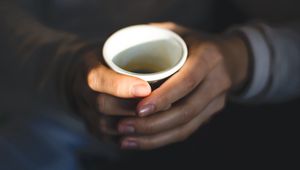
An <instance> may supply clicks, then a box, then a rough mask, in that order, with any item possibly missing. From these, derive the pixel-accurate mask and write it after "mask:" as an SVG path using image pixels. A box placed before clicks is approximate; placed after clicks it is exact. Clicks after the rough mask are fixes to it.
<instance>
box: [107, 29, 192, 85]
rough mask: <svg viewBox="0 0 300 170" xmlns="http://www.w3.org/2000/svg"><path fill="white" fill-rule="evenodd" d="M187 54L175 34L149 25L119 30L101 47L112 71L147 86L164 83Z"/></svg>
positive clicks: (184, 59) (181, 41)
mask: <svg viewBox="0 0 300 170" xmlns="http://www.w3.org/2000/svg"><path fill="white" fill-rule="evenodd" d="M187 55H188V50H187V46H186V43H185V42H184V40H183V39H182V38H181V37H180V36H179V35H177V34H176V33H174V32H172V31H170V30H167V29H163V28H158V27H155V26H150V25H135V26H130V27H126V28H123V29H121V30H119V31H117V32H116V33H114V34H113V35H111V36H110V37H109V38H108V39H107V41H106V42H105V44H104V46H103V57H104V60H105V62H106V63H107V65H108V66H109V67H110V68H111V69H112V70H114V71H116V72H118V73H121V74H125V75H129V76H134V77H138V78H140V79H143V80H145V81H147V82H149V83H155V82H157V81H159V80H163V79H166V78H167V77H169V76H171V75H172V74H174V73H176V72H177V71H178V70H179V69H180V68H181V67H182V66H183V65H184V63H185V61H186V59H187Z"/></svg>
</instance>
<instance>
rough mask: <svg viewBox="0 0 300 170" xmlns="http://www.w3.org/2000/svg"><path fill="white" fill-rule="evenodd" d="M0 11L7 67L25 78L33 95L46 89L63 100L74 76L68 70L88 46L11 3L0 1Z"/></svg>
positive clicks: (71, 71)
mask: <svg viewBox="0 0 300 170" xmlns="http://www.w3.org/2000/svg"><path fill="white" fill-rule="evenodd" d="M0 12H1V15H0V19H1V28H0V29H1V34H2V35H1V40H0V41H3V42H4V44H6V45H5V46H6V47H7V48H8V49H6V50H9V51H10V54H11V55H10V56H6V57H9V60H11V61H12V62H11V63H13V65H11V67H14V69H16V70H18V71H19V72H20V73H22V77H24V76H26V77H28V78H26V81H30V82H29V84H31V85H32V86H33V87H32V89H35V92H37V93H40V92H42V93H45V91H47V90H50V91H51V92H50V93H52V95H53V93H55V94H54V95H55V96H56V97H57V96H59V98H60V99H62V98H64V97H65V96H66V86H68V85H70V84H68V83H71V81H72V76H73V75H74V74H75V73H74V71H75V68H72V67H74V66H75V65H76V64H75V63H76V62H79V61H78V60H80V57H81V54H82V53H84V51H85V50H87V49H89V48H90V45H88V44H87V43H86V42H84V41H82V40H81V39H80V38H78V37H77V36H75V35H72V34H69V33H65V32H59V31H56V30H53V29H50V28H47V27H45V26H44V25H42V24H41V23H39V22H38V21H37V20H36V19H35V18H34V17H32V16H31V15H29V14H28V13H27V12H26V11H25V10H24V9H22V8H20V7H18V5H17V4H16V3H14V2H13V1H1V2H0ZM69 89H70V88H69ZM53 90H54V92H53Z"/></svg>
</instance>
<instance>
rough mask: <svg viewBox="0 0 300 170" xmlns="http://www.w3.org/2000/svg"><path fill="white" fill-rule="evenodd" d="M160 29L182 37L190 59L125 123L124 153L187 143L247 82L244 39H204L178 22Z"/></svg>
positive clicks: (122, 129) (121, 126) (122, 126)
mask: <svg viewBox="0 0 300 170" xmlns="http://www.w3.org/2000/svg"><path fill="white" fill-rule="evenodd" d="M155 25H156V26H159V27H164V28H167V29H170V30H172V31H174V32H177V33H178V34H180V35H181V36H182V37H183V38H184V39H185V41H186V43H187V45H188V47H189V57H188V59H187V61H186V63H185V65H184V66H183V68H182V69H181V70H180V71H179V72H177V73H176V74H175V75H173V76H172V77H170V78H169V79H168V80H167V81H166V82H165V83H163V84H162V85H161V86H160V87H159V88H157V89H156V90H154V91H153V92H152V93H151V94H150V95H149V96H148V97H146V98H144V99H143V100H141V101H140V102H139V103H138V106H137V113H138V115H139V117H127V118H124V119H122V120H121V121H120V122H119V125H118V130H119V133H121V134H123V136H124V137H123V139H122V140H121V146H122V148H124V149H154V148H158V147H161V146H164V145H167V144H170V143H174V142H178V141H182V140H185V139H186V138H188V137H189V136H190V135H191V134H192V133H193V132H195V131H196V130H197V129H198V128H199V127H200V126H201V125H203V124H204V123H205V122H206V121H207V120H209V119H210V118H211V117H212V116H213V115H215V113H216V112H218V111H219V110H221V109H222V108H223V107H224V105H225V101H226V94H227V93H228V91H229V90H236V89H238V88H239V87H241V86H242V85H243V83H244V82H245V80H246V78H247V70H248V56H247V49H246V46H245V45H244V43H243V41H242V40H241V39H240V38H239V37H238V36H236V35H233V36H228V37H224V36H223V35H219V36H203V35H202V34H199V33H197V32H194V31H191V30H188V29H186V28H183V27H181V26H178V25H176V24H173V23H163V24H155ZM111 100H113V99H111ZM115 111H117V110H115ZM106 113H108V114H109V113H110V114H113V111H112V110H110V111H107V110H106ZM129 115H130V114H129Z"/></svg>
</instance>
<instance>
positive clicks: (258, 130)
mask: <svg viewBox="0 0 300 170" xmlns="http://www.w3.org/2000/svg"><path fill="white" fill-rule="evenodd" d="M96 2H97V1H95V0H89V1H86V3H85V2H83V3H82V1H80V0H74V1H72V3H71V4H72V5H67V4H68V3H69V0H53V1H52V0H44V1H34V0H20V4H21V6H22V7H23V8H24V9H27V10H28V11H30V13H31V15H33V16H35V17H36V18H37V20H38V21H39V22H41V23H42V24H44V25H46V26H47V27H49V28H52V29H54V30H55V29H56V30H64V31H66V32H70V33H73V34H76V35H79V36H80V37H83V38H85V39H88V40H89V41H90V42H91V43H94V44H97V45H98V46H101V43H100V44H99V42H102V41H103V40H105V39H106V38H107V36H108V35H110V34H111V33H113V32H114V31H115V30H117V29H119V28H122V27H125V26H128V25H132V24H140V23H148V22H160V21H173V22H177V23H179V24H182V25H185V26H187V27H191V28H194V29H196V30H199V31H200V30H201V31H208V32H222V31H224V30H225V29H227V28H228V27H230V26H232V25H237V24H242V23H245V22H248V21H250V20H252V19H259V20H260V19H261V20H264V19H265V18H268V21H274V20H276V21H277V20H278V21H281V20H282V19H281V18H275V17H273V16H272V15H271V14H270V15H263V14H269V13H272V12H274V11H278V12H282V13H284V14H285V15H286V16H287V17H288V16H289V15H291V17H289V18H290V19H291V20H292V19H293V18H292V16H294V15H293V11H294V10H295V9H299V6H298V7H295V9H291V10H290V11H289V12H288V11H285V10H278V9H281V8H280V3H276V2H274V3H275V4H276V5H275V6H276V7H274V9H271V8H270V9H269V8H264V9H265V11H263V10H262V12H258V13H262V15H261V17H259V16H255V15H254V16H253V15H251V14H252V13H251V11H249V10H245V7H247V5H248V4H249V3H245V4H243V2H239V3H233V2H232V1H226V0H224V1H209V0H204V1H203V2H201V3H198V2H197V5H191V4H193V3H196V1H193V0H186V1H185V3H181V2H182V1H176V0H174V1H173V2H172V3H173V4H174V5H170V4H171V2H170V4H168V2H164V1H161V2H160V3H161V4H164V5H167V6H168V8H167V9H168V10H167V11H164V10H163V9H160V8H159V7H157V8H154V9H156V11H152V13H150V12H149V11H143V10H142V8H141V7H144V8H145V7H146V8H147V6H149V8H150V7H151V8H150V9H152V8H153V7H155V5H153V4H155V3H154V1H140V2H138V3H137V1H133V0H128V1H117V0H113V1H110V2H109V1H98V2H97V3H100V4H101V5H100V6H95V5H92V7H93V9H90V7H91V4H96ZM155 2H156V1H155ZM128 3H129V4H130V5H129V6H130V7H131V8H128V9H127V8H124V6H126V5H128ZM156 3H157V2H156ZM270 3H273V1H261V2H260V3H259V5H260V6H264V5H265V7H267V6H268V5H266V4H270ZM88 4H89V5H88ZM184 4H186V5H184ZM187 4H189V5H187ZM237 4H238V5H237ZM241 4H242V5H241ZM250 4H251V3H250ZM189 6H193V7H194V8H192V9H190V8H188V7H189ZM131 9H135V10H131ZM174 10H175V11H177V12H175V13H172V12H170V11H174ZM257 10H258V11H259V10H261V8H259V9H257ZM79 11H80V12H79ZM99 11H100V12H99ZM97 12H99V13H97ZM138 12H140V13H143V16H145V17H141V16H139V15H137V13H138ZM102 14H103V15H102ZM0 15H3V14H0ZM15 15H16V16H18V15H20V14H18V13H15ZM195 15H197V16H201V17H194V16H195ZM91 16H93V17H91ZM283 18H284V17H283ZM2 19H3V17H2ZM11 22H14V21H11ZM0 27H2V26H1V24H0ZM24 27H27V26H26V24H25V25H24ZM2 33H3V32H2ZM5 38H7V35H3V34H1V39H2V40H4V39H5ZM0 45H1V46H0V63H1V66H0V127H2V128H1V130H0V132H1V133H0V134H1V136H0V139H1V138H5V137H7V136H9V138H10V139H16V141H14V142H13V143H16V144H19V145H24V146H25V144H24V143H26V146H30V147H32V148H34V147H35V145H36V143H35V142H36V140H32V139H33V138H30V136H27V138H26V141H27V142H25V139H24V141H22V140H23V138H20V140H21V141H18V140H17V139H18V137H14V136H12V135H9V134H10V132H16V136H18V135H20V134H23V133H25V134H27V133H30V132H23V131H22V132H20V131H19V130H20V129H23V128H26V127H27V126H31V123H29V125H28V124H26V123H25V125H24V126H22V125H23V124H22V123H19V122H23V120H26V119H29V120H28V122H32V119H31V118H30V117H31V116H28V114H29V115H36V114H40V113H41V112H43V113H41V114H42V115H43V114H45V115H51V114H53V113H54V112H58V111H57V110H59V111H61V110H64V109H61V108H62V107H63V106H60V105H59V104H57V103H55V102H54V103H53V101H52V98H53V97H52V96H51V94H50V95H49V94H47V92H45V93H42V94H41V93H39V94H38V95H36V94H35V93H34V92H33V91H34V90H35V89H34V86H33V83H32V82H31V81H32V76H30V74H31V73H32V70H29V71H28V72H26V71H25V72H23V71H21V69H19V67H18V66H19V65H18V63H17V62H16V61H14V59H13V58H12V57H11V56H14V54H13V52H14V49H13V47H9V46H8V45H7V44H6V43H5V41H0ZM45 65H47V63H46V64H45ZM34 74H41V73H39V72H36V71H35V72H34ZM28 75H29V76H28ZM299 102H300V101H297V100H296V101H291V102H287V103H282V104H275V105H241V104H233V103H229V104H228V105H227V107H226V108H225V109H224V110H223V111H221V112H220V113H219V114H218V115H217V116H215V118H214V119H212V120H211V121H210V122H209V123H207V124H206V125H205V126H203V127H201V128H200V129H199V130H198V131H197V133H195V134H194V135H193V136H192V137H190V138H189V139H188V140H186V141H185V142H182V143H178V144H173V145H170V146H167V147H164V148H161V149H156V150H153V151H117V153H120V156H112V157H113V158H112V159H111V158H107V157H111V156H107V155H110V154H111V153H109V152H110V151H107V150H105V149H100V150H99V151H97V150H95V151H94V152H102V153H103V155H102V156H99V155H97V154H95V153H93V154H90V155H89V156H81V155H80V156H78V155H77V156H78V157H79V158H80V159H79V160H78V162H76V163H78V164H80V165H81V166H82V167H83V169H92V170H94V169H95V170H96V169H132V170H134V169H163V168H164V169H173V168H174V169H219V168H230V169H232V168H234V169H260V168H264V169H269V168H279V169H292V167H295V166H297V164H299V161H300V155H299V153H300V147H299V143H300V141H299V139H298V137H299V129H300V124H299V121H298V120H299V119H297V118H298V114H299V113H300V107H299ZM41 107H43V108H42V109H40V108H41ZM45 108H47V109H45ZM66 115H70V114H66ZM28 117H29V118H28ZM32 117H35V116H32ZM50 117H51V116H50ZM44 118H45V117H43V119H44ZM15 119H17V121H15ZM45 119H48V117H47V116H46V118H45ZM58 119H60V118H58ZM34 120H35V119H34ZM51 120H53V122H56V118H53V119H52V118H51ZM60 120H61V119H60ZM63 120H65V121H66V122H68V123H70V124H72V123H74V124H78V126H80V128H78V129H77V130H70V131H76V133H75V132H74V134H75V135H74V136H77V137H78V134H79V137H78V138H88V137H86V136H85V135H86V134H85V132H84V125H83V123H82V122H81V121H80V119H77V118H76V120H73V119H70V120H69V119H68V118H66V119H63ZM64 123H65V122H64ZM68 123H67V124H68ZM14 125H18V128H11V127H14ZM19 125H20V126H19ZM36 127H39V126H36ZM16 129H17V130H16ZM62 129H65V127H62ZM297 134H298V135H297ZM25 136H26V135H25ZM63 136H64V135H63V134H62V136H55V135H54V136H52V139H53V138H60V137H61V138H63ZM48 137H49V136H48ZM70 138H71V139H72V140H71V139H70V141H73V138H72V137H70ZM37 140H38V139H37ZM81 140H82V139H78V141H81ZM74 141H77V140H75V139H74ZM56 142H58V143H59V140H57V141H56ZM37 143H38V142H37ZM70 143H72V142H70ZM75 143H76V142H75ZM83 143H85V141H82V143H81V142H77V143H76V144H73V143H72V146H74V148H75V150H76V147H77V146H78V147H79V146H81V145H84V144H83ZM0 145H1V142H0ZM95 145H97V144H95ZM3 146H5V145H4V144H3ZM101 146H103V148H105V145H101ZM0 148H1V146H0ZM37 148H38V146H37ZM41 148H44V147H43V146H41ZM100 148H101V147H100ZM58 150H60V149H58ZM92 150H93V149H92ZM0 152H1V151H0ZM42 152H43V153H44V154H48V150H45V151H41V150H39V149H37V151H36V153H42ZM25 153H26V152H25ZM84 153H85V152H84ZM28 154H29V155H30V153H29V152H28ZM83 155H85V154H83ZM96 155H97V156H96ZM25 156H26V154H25ZM69 156H70V157H72V156H74V155H68V154H66V155H65V156H62V157H61V159H65V158H66V157H69ZM74 157H75V156H74ZM3 160H9V161H12V162H14V161H15V160H14V159H8V158H5V156H2V155H1V156H0V163H1V161H3ZM58 160H59V159H57V161H58ZM15 163H16V164H18V161H16V162H15ZM41 163H42V161H41ZM72 163H73V162H72V161H70V164H72ZM0 167H1V166H0ZM71 169H72V168H71Z"/></svg>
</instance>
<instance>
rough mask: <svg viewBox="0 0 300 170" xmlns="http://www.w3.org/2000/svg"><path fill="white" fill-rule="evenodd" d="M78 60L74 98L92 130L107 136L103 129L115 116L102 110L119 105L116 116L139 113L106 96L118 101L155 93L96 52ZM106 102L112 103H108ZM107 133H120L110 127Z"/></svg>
mask: <svg viewBox="0 0 300 170" xmlns="http://www.w3.org/2000/svg"><path fill="white" fill-rule="evenodd" d="M78 63H79V64H78V65H76V67H75V68H74V69H73V70H76V71H75V73H74V75H75V76H74V78H73V79H72V80H71V81H70V82H71V83H72V86H73V88H72V89H71V95H70V100H71V101H72V105H73V106H74V107H75V110H76V111H77V112H79V113H80V115H81V116H82V117H83V119H85V120H86V122H87V124H88V127H89V128H90V130H91V132H92V133H93V134H95V135H97V136H100V137H106V136H105V134H104V133H102V132H101V131H100V130H99V129H101V127H103V128H106V127H107V124H109V122H110V121H111V120H110V119H111V117H108V116H105V115H104V114H102V113H101V111H104V112H105V109H107V107H112V108H114V107H115V108H116V110H114V111H115V112H114V113H115V115H122V114H123V115H124V114H125V113H126V115H127V116H128V115H135V113H134V111H132V112H128V111H127V112H126V109H127V108H126V107H127V106H128V105H125V107H124V108H121V107H119V105H118V106H115V105H116V102H115V101H110V100H109V99H107V100H106V99H105V100H103V96H109V97H110V96H114V97H115V98H118V100H121V98H124V99H127V100H126V101H128V99H129V98H140V97H146V96H148V95H149V94H150V93H151V87H150V85H149V84H148V83H147V82H145V81H143V80H141V79H138V78H135V77H130V76H126V75H121V74H119V73H116V72H114V71H112V70H111V69H109V68H107V67H106V66H105V65H104V61H103V60H102V58H100V57H98V56H97V55H96V53H95V52H93V51H91V52H88V53H85V54H84V55H83V57H82V58H81V60H80V61H79V62H78ZM104 102H105V103H108V104H105V106H104V105H103V104H104ZM127 103H128V102H127ZM127 110H128V109H127ZM99 126H100V128H99ZM103 128H102V129H103ZM105 132H106V133H108V132H110V133H112V134H115V133H116V132H115V131H112V130H110V129H107V128H106V131H105Z"/></svg>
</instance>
